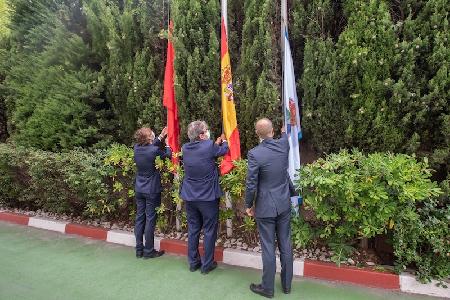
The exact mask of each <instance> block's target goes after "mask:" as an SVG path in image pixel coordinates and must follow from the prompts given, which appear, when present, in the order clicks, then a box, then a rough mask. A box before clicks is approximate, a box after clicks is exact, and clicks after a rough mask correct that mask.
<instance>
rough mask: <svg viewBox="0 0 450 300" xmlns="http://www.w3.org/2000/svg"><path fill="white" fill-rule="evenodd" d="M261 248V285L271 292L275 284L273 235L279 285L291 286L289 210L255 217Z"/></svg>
mask: <svg viewBox="0 0 450 300" xmlns="http://www.w3.org/2000/svg"><path fill="white" fill-rule="evenodd" d="M256 222H257V225H258V231H259V236H260V240H261V248H262V261H263V277H262V286H263V288H264V289H265V290H266V291H269V292H273V291H274V285H275V273H276V257H275V235H276V236H277V239H278V248H279V250H280V261H281V285H282V286H283V288H285V289H290V288H291V283H292V276H293V260H294V259H293V255H292V242H291V211H290V210H287V211H286V212H283V213H282V214H280V215H278V216H276V217H274V218H257V219H256Z"/></svg>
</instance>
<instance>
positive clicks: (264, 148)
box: [245, 119, 296, 298]
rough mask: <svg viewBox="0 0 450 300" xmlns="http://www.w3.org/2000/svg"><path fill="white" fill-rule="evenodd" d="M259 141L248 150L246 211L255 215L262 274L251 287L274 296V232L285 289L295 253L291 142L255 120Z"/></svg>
mask: <svg viewBox="0 0 450 300" xmlns="http://www.w3.org/2000/svg"><path fill="white" fill-rule="evenodd" d="M255 128H256V134H257V135H258V137H259V139H260V144H259V145H258V146H256V147H255V148H253V149H251V150H250V151H249V152H248V172H247V183H246V186H247V189H246V195H245V203H246V207H247V210H246V211H247V214H248V215H249V216H255V217H256V223H257V226H258V232H259V235H260V240H261V247H262V261H263V276H262V282H261V284H253V283H252V284H251V285H250V289H251V290H252V291H253V292H254V293H257V294H259V295H262V296H265V297H268V298H272V297H273V295H274V281H275V272H276V257H275V235H276V236H277V239H278V248H279V250H280V261H281V285H282V287H283V292H284V293H285V294H289V293H290V292H291V282H292V276H293V255H292V244H291V201H290V197H291V196H294V195H295V193H296V192H295V189H294V186H293V184H292V182H291V180H290V178H289V174H288V156H289V142H288V139H287V135H286V134H285V133H284V130H282V131H283V133H282V136H281V138H280V139H278V140H276V139H273V126H272V122H271V121H270V120H269V119H261V120H259V121H258V122H257V123H256V126H255Z"/></svg>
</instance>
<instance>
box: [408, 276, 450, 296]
mask: <svg viewBox="0 0 450 300" xmlns="http://www.w3.org/2000/svg"><path fill="white" fill-rule="evenodd" d="M437 283H438V281H436V280H432V281H431V283H426V284H423V283H420V282H419V281H417V280H416V278H415V277H414V276H413V275H411V274H406V273H403V274H401V275H400V290H401V291H402V292H406V293H412V294H422V295H428V296H436V297H442V298H450V287H449V288H447V289H444V288H442V287H438V286H437Z"/></svg>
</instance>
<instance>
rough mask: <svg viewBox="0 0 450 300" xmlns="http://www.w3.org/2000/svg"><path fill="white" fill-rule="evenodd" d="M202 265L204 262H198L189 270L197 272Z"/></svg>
mask: <svg viewBox="0 0 450 300" xmlns="http://www.w3.org/2000/svg"><path fill="white" fill-rule="evenodd" d="M201 267H202V263H198V264H196V265H194V266H190V267H189V271H191V272H195V271H197V270H198V269H200V268H201Z"/></svg>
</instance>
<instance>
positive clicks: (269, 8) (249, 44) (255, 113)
mask: <svg viewBox="0 0 450 300" xmlns="http://www.w3.org/2000/svg"><path fill="white" fill-rule="evenodd" d="M244 3H245V4H244V11H245V19H244V25H243V30H242V47H241V51H242V52H241V59H240V65H239V67H238V69H237V82H236V92H237V95H239V102H238V110H237V111H238V124H239V126H240V128H241V132H242V133H243V134H242V135H241V143H242V146H243V149H244V151H245V149H247V150H248V149H250V148H252V147H253V146H254V145H255V144H256V143H257V138H256V136H255V134H254V124H255V121H256V120H257V119H258V118H261V117H268V118H270V119H272V121H273V122H274V125H275V128H279V127H280V125H281V123H282V118H283V117H282V110H281V105H282V103H281V102H282V101H281V62H280V50H279V48H280V46H279V45H280V44H279V34H280V32H279V28H280V25H279V22H277V21H276V20H277V17H278V19H279V15H277V13H278V14H279V10H278V9H277V5H279V1H272V0H246V1H245V2H244Z"/></svg>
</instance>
